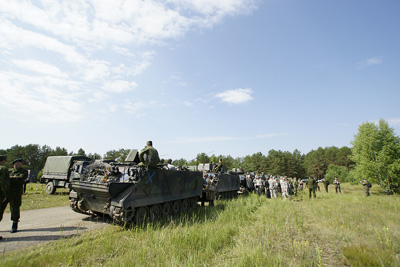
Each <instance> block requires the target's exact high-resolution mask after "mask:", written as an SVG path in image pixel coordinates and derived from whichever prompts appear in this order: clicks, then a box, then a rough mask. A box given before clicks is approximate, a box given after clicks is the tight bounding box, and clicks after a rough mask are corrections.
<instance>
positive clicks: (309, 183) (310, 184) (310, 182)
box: [307, 176, 317, 198]
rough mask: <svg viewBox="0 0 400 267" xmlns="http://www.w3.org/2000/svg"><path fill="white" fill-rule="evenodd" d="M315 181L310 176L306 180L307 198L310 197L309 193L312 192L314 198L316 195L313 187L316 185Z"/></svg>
mask: <svg viewBox="0 0 400 267" xmlns="http://www.w3.org/2000/svg"><path fill="white" fill-rule="evenodd" d="M316 184H317V181H315V180H314V178H312V177H311V176H309V177H308V180H307V187H308V193H309V198H311V194H313V196H314V198H316V197H317V194H315V187H316Z"/></svg>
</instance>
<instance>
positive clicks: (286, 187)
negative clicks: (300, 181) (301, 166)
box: [280, 177, 292, 199]
mask: <svg viewBox="0 0 400 267" xmlns="http://www.w3.org/2000/svg"><path fill="white" fill-rule="evenodd" d="M280 184H281V188H282V198H283V199H286V198H287V197H290V198H291V199H292V196H290V195H289V184H288V182H287V178H286V177H283V178H282V179H281V182H280Z"/></svg>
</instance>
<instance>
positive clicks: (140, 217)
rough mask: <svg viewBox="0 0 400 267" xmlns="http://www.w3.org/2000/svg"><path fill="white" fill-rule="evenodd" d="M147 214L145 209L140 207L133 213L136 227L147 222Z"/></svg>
mask: <svg viewBox="0 0 400 267" xmlns="http://www.w3.org/2000/svg"><path fill="white" fill-rule="evenodd" d="M148 217H149V214H148V212H147V209H146V207H140V208H138V209H137V210H136V212H135V223H136V225H144V224H145V223H146V222H147V220H148Z"/></svg>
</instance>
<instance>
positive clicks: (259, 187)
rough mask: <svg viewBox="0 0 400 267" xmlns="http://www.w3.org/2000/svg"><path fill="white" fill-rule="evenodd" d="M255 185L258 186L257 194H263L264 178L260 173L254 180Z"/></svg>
mask: <svg viewBox="0 0 400 267" xmlns="http://www.w3.org/2000/svg"><path fill="white" fill-rule="evenodd" d="M253 183H254V187H255V188H256V193H257V195H259V196H261V186H262V180H261V177H260V176H259V175H256V178H255V179H254V181H253Z"/></svg>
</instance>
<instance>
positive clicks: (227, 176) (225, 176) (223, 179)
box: [198, 163, 240, 199]
mask: <svg viewBox="0 0 400 267" xmlns="http://www.w3.org/2000/svg"><path fill="white" fill-rule="evenodd" d="M212 167H213V166H212V165H211V164H208V163H205V164H199V166H198V170H199V171H203V172H205V173H208V175H211V176H212V177H213V180H214V181H216V182H217V186H216V194H217V199H230V198H234V197H237V195H238V194H240V177H239V175H238V173H237V171H236V170H232V171H228V172H227V173H225V171H224V170H223V171H222V172H214V171H213V168H212Z"/></svg>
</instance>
